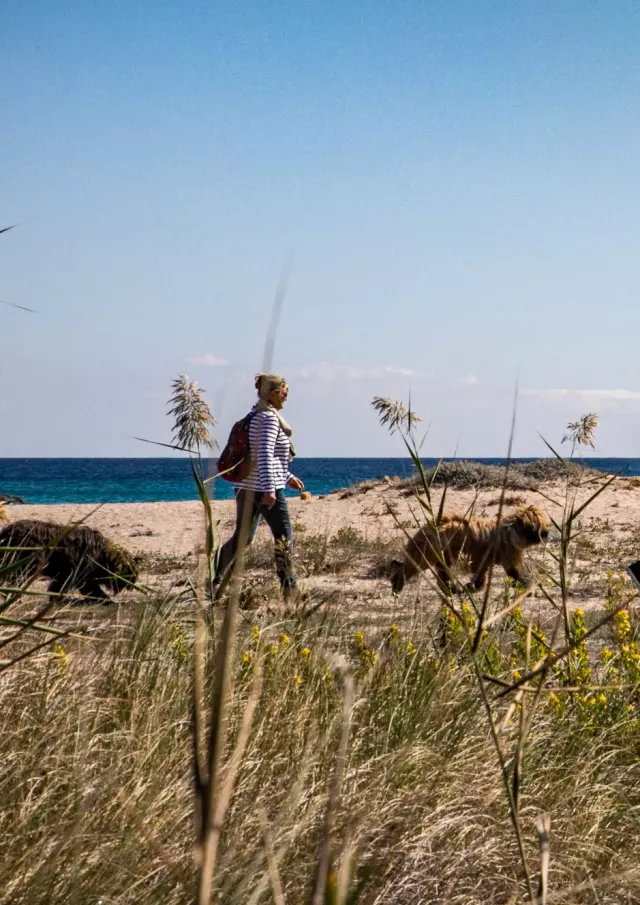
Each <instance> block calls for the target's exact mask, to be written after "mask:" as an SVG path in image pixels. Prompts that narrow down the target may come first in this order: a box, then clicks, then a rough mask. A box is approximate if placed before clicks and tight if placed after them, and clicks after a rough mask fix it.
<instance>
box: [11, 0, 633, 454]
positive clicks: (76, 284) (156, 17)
mask: <svg viewBox="0 0 640 905" xmlns="http://www.w3.org/2000/svg"><path fill="white" fill-rule="evenodd" d="M639 41H640V6H639V5H638V4H637V3H634V2H625V0H618V2H616V3H615V4H607V3H605V2H594V0H592V2H585V0H580V2H578V0H564V2H563V3H557V2H545V0H543V2H539V3H537V4H532V3H530V2H524V0H522V2H519V0H509V2H506V0H505V2H496V0H473V2H472V0H468V2H461V0H449V2H426V0H425V2H417V0H416V2H402V0H400V2H394V3H391V2H384V3H383V2H358V0H354V2H352V3H350V4H346V3H344V4H338V3H329V2H324V0H318V2H315V3H313V4H311V3H305V2H300V0H299V2H295V3H294V2H288V0H281V2H278V3H273V2H272V3H258V2H254V3H246V2H242V0H235V2H228V3H227V2H218V3H214V2H209V3H205V2H181V3H177V2H163V0H156V2H154V3H151V2H144V3H141V2H132V0H128V2H126V3H125V2H108V0H106V2H103V3H100V4H89V3H77V2H76V3H73V2H64V0H61V2H58V3H56V4H51V3H44V2H39V0H34V2H21V3H18V2H14V0H7V2H5V4H4V5H3V12H2V27H1V28H0V51H1V54H2V59H3V63H4V65H3V73H4V74H3V92H2V100H1V101H0V104H1V112H2V123H3V140H2V144H1V146H0V163H1V166H0V189H1V190H0V226H2V225H9V224H10V223H14V222H19V224H20V225H19V226H18V228H16V229H14V230H12V231H11V232H9V233H6V234H3V235H1V236H0V298H1V299H4V300H7V301H11V302H15V303H17V304H21V305H26V306H29V307H32V308H35V309H37V312H38V313H37V314H27V313H25V312H22V311H19V310H16V309H12V308H9V307H6V306H0V338H1V340H2V342H1V346H0V348H1V350H2V351H1V353H0V425H1V426H2V430H1V431H0V456H63V455H71V456H73V455H78V456H82V455H87V456H91V455H124V456H127V455H149V454H157V451H156V450H154V449H153V448H152V447H146V446H143V445H142V444H140V443H137V442H136V441H135V440H134V439H133V436H134V435H138V436H140V435H142V436H147V437H151V438H154V439H158V440H167V439H168V436H169V424H168V421H167V418H166V416H165V415H164V411H165V404H164V403H165V400H166V398H167V396H168V394H169V385H170V382H171V380H172V379H173V377H174V376H175V375H177V374H178V373H184V372H186V373H188V374H189V376H190V377H192V378H195V379H198V380H199V381H200V382H201V383H202V384H203V385H204V386H205V387H206V388H207V390H208V391H209V397H210V399H211V401H212V403H213V405H214V409H215V412H216V415H217V416H218V418H219V433H220V435H221V439H224V435H225V433H226V431H227V430H228V427H229V425H230V423H231V421H233V420H235V419H236V418H237V417H239V416H240V415H241V414H243V412H244V410H245V409H246V408H247V406H248V405H249V404H250V402H251V401H252V398H253V384H252V376H253V374H254V373H255V372H256V371H258V370H260V368H261V365H262V360H263V350H264V341H265V332H266V327H267V323H268V320H269V316H270V309H271V303H272V299H273V296H274V292H275V288H276V285H277V282H278V278H279V274H280V272H281V269H282V266H283V262H284V261H285V260H286V259H287V257H288V256H289V255H291V254H292V255H293V259H294V263H293V270H292V274H291V278H290V282H289V287H288V292H287V297H286V300H285V305H284V311H283V315H282V320H281V324H280V329H279V332H278V336H277V341H276V346H275V358H274V362H273V365H274V368H275V369H276V370H277V371H280V372H282V373H284V374H285V375H286V376H287V377H288V379H289V381H290V384H291V396H290V404H289V406H288V409H287V414H288V417H289V420H290V421H291V423H292V425H293V427H294V429H295V433H296V439H297V444H296V445H297V448H298V450H299V453H300V454H301V455H353V456H361V455H394V454H398V455H401V454H402V449H401V447H400V446H399V444H398V441H397V440H396V439H393V438H389V437H387V436H386V434H385V433H384V431H382V430H381V429H380V428H379V426H378V425H377V422H376V419H375V416H374V415H373V413H372V411H371V410H370V406H369V401H370V399H371V398H372V396H374V395H391V396H393V397H394V398H404V399H406V398H407V397H408V395H409V393H411V397H412V400H413V404H414V406H415V408H416V409H417V410H418V411H419V412H420V413H421V414H422V416H423V417H424V419H425V421H430V425H431V426H430V433H429V437H428V439H427V442H426V445H425V448H424V451H425V454H427V455H450V454H453V453H454V451H456V450H457V452H458V453H459V454H460V455H501V454H503V453H504V451H505V449H506V442H507V436H508V432H509V423H510V416H511V406H512V401H513V393H514V387H515V384H516V381H518V384H519V387H520V395H519V402H518V425H517V433H516V446H515V451H516V453H517V454H520V455H535V454H538V453H542V452H543V451H544V447H543V446H542V443H541V440H540V439H539V436H538V434H539V433H542V434H544V435H545V436H547V437H548V438H549V439H550V440H552V441H557V440H558V439H559V438H560V437H561V436H562V433H563V428H564V425H565V424H566V422H567V421H568V420H570V419H571V420H572V419H574V418H575V417H577V416H578V415H580V414H581V413H582V412H584V411H587V410H594V411H596V412H597V413H598V414H599V415H600V420H601V427H600V430H599V434H598V444H597V452H598V453H599V454H601V455H628V456H638V455H640V419H639V418H638V415H639V414H640V377H639V376H638V366H637V361H638V348H637V336H638V326H639V321H640V310H639V306H638V303H637V297H636V296H637V292H638V285H639V284H640V256H639V255H638V241H639V236H638V213H637V212H638V209H639V208H640V204H639V202H640V156H639V155H638V153H637V148H638V146H639V138H640V136H639V132H640V114H639V113H638V111H639V110H640V105H639V103H638V102H639V99H640V98H639V90H638V89H639V83H640V63H639V60H640V58H639V57H638V52H637V48H638V46H639Z"/></svg>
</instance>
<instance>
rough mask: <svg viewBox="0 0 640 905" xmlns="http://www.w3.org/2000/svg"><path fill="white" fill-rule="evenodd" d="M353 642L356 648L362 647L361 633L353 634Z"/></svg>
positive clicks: (362, 638)
mask: <svg viewBox="0 0 640 905" xmlns="http://www.w3.org/2000/svg"><path fill="white" fill-rule="evenodd" d="M353 640H354V642H355V644H357V646H358V647H364V635H363V634H362V632H354V633H353Z"/></svg>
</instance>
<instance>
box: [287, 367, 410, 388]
mask: <svg viewBox="0 0 640 905" xmlns="http://www.w3.org/2000/svg"><path fill="white" fill-rule="evenodd" d="M295 375H296V377H299V378H301V379H302V380H314V381H319V382H320V383H333V382H334V381H336V380H373V379H379V378H381V377H418V376H419V375H418V372H417V371H412V370H411V368H396V367H392V366H391V365H379V366H376V367H373V368H358V367H355V366H354V365H331V364H327V363H326V362H322V363H321V364H318V365H308V366H306V367H302V368H298V369H297V371H296V372H295Z"/></svg>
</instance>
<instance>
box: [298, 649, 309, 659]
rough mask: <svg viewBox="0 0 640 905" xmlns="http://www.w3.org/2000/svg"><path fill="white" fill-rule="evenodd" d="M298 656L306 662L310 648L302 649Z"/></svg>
mask: <svg viewBox="0 0 640 905" xmlns="http://www.w3.org/2000/svg"><path fill="white" fill-rule="evenodd" d="M300 656H301V657H302V658H303V659H305V660H308V659H309V657H310V656H311V648H310V647H303V648H302V650H301V651H300Z"/></svg>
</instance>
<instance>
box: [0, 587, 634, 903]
mask: <svg viewBox="0 0 640 905" xmlns="http://www.w3.org/2000/svg"><path fill="white" fill-rule="evenodd" d="M159 604H160V602H159V601H150V602H149V603H147V604H142V603H139V604H132V605H130V606H129V607H127V608H126V609H124V608H123V609H122V610H121V611H120V612H119V613H118V614H116V613H115V612H114V613H113V614H109V615H107V616H106V617H103V620H102V622H101V625H100V630H99V632H98V637H97V639H96V640H95V641H93V642H74V641H67V642H65V645H64V650H63V649H62V648H61V647H58V648H57V650H54V651H53V652H48V653H46V654H41V655H39V657H38V659H37V660H36V661H33V660H32V661H30V662H29V663H28V664H26V663H25V664H23V665H18V666H17V667H15V668H14V669H13V670H11V671H10V672H8V673H6V674H5V675H4V676H3V685H2V716H1V720H2V735H1V736H0V737H1V738H2V740H3V750H2V758H1V760H2V767H1V768H0V789H1V791H2V797H1V802H2V804H1V812H0V845H1V846H2V851H3V858H2V865H1V866H0V888H2V890H3V893H2V897H1V900H2V901H3V902H5V901H6V902H15V903H23V902H24V903H27V902H28V903H30V905H34V903H65V905H66V903H68V902H72V901H77V902H97V901H98V900H101V901H102V902H104V903H105V905H106V903H125V902H136V903H160V902H162V903H174V902H175V903H190V902H192V901H193V894H194V893H193V882H194V881H193V869H192V852H193V834H194V824H193V791H192V781H191V744H192V742H191V729H190V722H189V711H190V700H191V675H192V673H191V645H192V639H193V619H192V615H191V612H192V611H191V609H190V608H189V607H185V606H180V607H177V606H173V607H171V608H167V607H166V606H161V605H159ZM387 629H388V630H387V631H386V632H380V633H379V634H378V636H377V637H366V636H365V637H364V638H363V639H362V640H360V639H359V638H358V637H354V634H353V632H352V630H351V629H350V628H349V627H348V625H347V624H346V623H345V621H344V620H341V619H340V618H339V617H336V618H335V619H332V620H330V621H327V622H326V623H323V621H322V620H319V619H318V621H317V622H316V623H315V624H311V625H310V624H304V625H303V626H302V627H299V626H297V625H296V624H295V623H286V624H279V625H270V626H269V625H265V626H264V628H263V629H262V636H261V642H260V645H259V646H260V649H261V650H262V651H263V652H264V653H265V664H264V671H265V675H264V686H263V689H262V692H261V695H260V698H259V701H258V705H257V709H256V714H255V718H254V728H253V732H252V733H251V734H250V737H249V741H248V746H247V749H246V752H245V754H244V757H243V760H242V764H241V766H240V770H239V774H238V778H237V784H236V789H235V792H234V795H233V798H232V801H231V807H230V811H229V814H228V818H227V821H226V823H225V827H224V832H223V836H222V839H221V844H220V851H219V856H218V865H219V866H218V872H217V889H218V892H217V894H216V896H215V897H214V900H215V901H218V902H225V903H227V902H232V901H238V902H249V901H251V893H252V891H254V890H256V889H257V887H258V886H259V885H260V884H261V883H262V882H263V881H264V878H265V870H266V866H265V848H264V844H263V833H262V830H261V823H260V820H261V817H260V815H261V813H262V812H263V811H264V813H265V814H266V816H267V821H268V825H269V827H270V832H271V835H272V837H273V846H274V851H275V853H276V854H277V856H278V859H279V875H280V882H281V884H282V890H283V895H284V897H285V901H287V902H298V901H305V899H306V895H305V890H307V892H308V887H309V883H310V877H311V876H312V875H313V871H314V865H315V858H316V853H317V845H318V840H319V838H320V837H321V835H322V826H323V821H324V809H325V806H326V789H327V783H328V781H329V777H330V776H331V774H332V770H333V768H334V765H335V749H336V744H337V738H338V734H339V726H340V720H339V717H340V711H341V708H342V696H343V694H342V687H343V681H344V680H343V676H344V675H345V674H346V670H347V669H350V670H351V671H352V672H354V673H355V675H356V677H357V679H356V681H357V690H356V699H357V704H356V706H355V708H354V710H353V715H352V726H351V732H350V735H349V741H348V748H347V760H346V764H345V769H344V775H343V780H342V784H341V796H340V799H339V803H338V807H337V811H336V814H335V826H336V834H337V836H338V838H339V839H341V840H343V839H345V838H346V836H347V835H349V836H350V838H351V839H352V841H353V844H354V845H355V848H356V851H357V871H356V875H357V876H356V878H357V879H358V880H361V881H362V884H363V885H362V890H361V892H360V898H359V900H358V901H359V902H361V903H383V902H389V901H393V902H394V903H400V905H404V903H407V905H409V903H415V902H430V901H441V902H456V903H486V902H501V901H507V900H508V899H509V896H511V895H512V894H514V893H515V892H516V890H519V892H520V894H521V895H522V893H523V887H522V881H521V880H520V882H519V883H518V882H517V879H516V877H517V875H518V873H519V869H518V854H517V849H516V846H515V841H514V837H513V832H512V829H511V827H510V824H509V819H508V807H507V802H506V799H505V796H504V790H503V787H502V782H501V778H500V772H499V770H498V769H497V760H496V753H495V750H494V748H493V744H492V741H491V738H490V735H489V732H488V727H487V719H486V714H485V711H484V708H483V706H482V701H481V699H480V698H479V696H478V692H477V687H476V682H475V679H474V677H473V675H472V672H471V671H470V669H469V665H468V660H467V659H466V657H465V654H464V651H463V650H462V649H461V648H460V649H458V651H459V652H458V653H455V651H454V649H453V648H452V649H451V651H450V653H449V654H448V655H446V656H444V655H442V654H440V655H439V656H437V655H436V652H435V649H434V646H433V642H432V640H431V636H432V633H433V630H434V627H433V626H432V625H431V624H430V622H429V621H428V620H420V621H416V622H415V623H414V624H413V625H411V626H410V627H409V628H408V629H407V630H406V631H405V632H403V634H402V635H400V634H398V633H397V632H395V630H394V629H392V628H391V627H387ZM283 631H284V632H285V634H286V637H283V636H282V635H281V634H280V633H281V632H283ZM504 641H505V644H506V643H507V641H508V639H507V638H506V637H505V639H504ZM509 644H510V645H511V646H512V645H513V642H512V641H511V642H509ZM409 645H411V647H409ZM257 648H258V643H257V639H256V634H255V632H253V633H252V626H251V624H249V623H243V625H242V626H241V628H240V629H239V633H238V650H237V655H236V657H235V665H234V668H233V669H234V674H235V679H236V692H235V695H234V699H233V703H232V706H231V712H230V720H229V740H228V750H231V748H232V747H233V745H234V743H235V739H236V737H237V733H238V729H239V724H240V720H241V718H242V713H243V711H244V707H245V705H246V702H247V700H248V697H249V694H250V687H251V676H252V669H253V663H255V662H256V660H257V659H258V658H259V656H260V655H259V653H258V649H257ZM414 648H415V651H414ZM374 655H375V656H374ZM374 659H375V661H376V662H375V663H374V662H373V661H374ZM505 710H506V705H503V706H502V709H501V710H500V716H501V717H503V716H504V713H505ZM636 722H637V719H636V718H635V717H634V718H633V720H632V719H627V720H620V721H617V722H614V723H613V724H612V725H607V726H605V725H602V726H600V727H598V728H597V729H594V727H593V726H592V725H590V724H589V723H585V722H582V721H581V720H580V719H578V718H577V717H575V718H568V719H567V720H566V722H562V721H559V719H558V718H557V716H556V715H554V713H553V712H552V710H551V709H550V708H549V707H547V706H544V707H542V709H541V710H540V712H539V714H538V716H537V718H536V727H535V733H534V734H533V735H532V737H531V739H530V741H529V744H528V746H527V750H526V758H525V767H524V779H523V786H522V801H521V813H522V825H523V833H524V837H525V844H526V849H527V854H528V857H529V861H530V863H531V864H533V865H535V863H536V858H537V856H536V846H537V838H536V832H535V827H534V822H535V818H536V817H537V815H538V813H539V812H540V811H542V810H544V811H547V812H549V813H550V814H551V820H552V824H551V827H552V829H551V852H552V858H551V866H550V875H549V877H550V885H551V889H552V890H555V891H556V892H557V891H558V890H560V889H561V888H563V887H571V886H573V885H575V884H579V883H581V882H583V881H584V880H585V879H586V878H588V877H593V878H597V877H599V876H601V875H603V874H607V875H608V874H610V873H611V872H617V871H626V870H629V869H632V868H635V867H636V865H637V863H638V859H639V857H640V835H639V834H638V831H637V830H638V826H637V813H638V809H639V808H640V783H639V780H640V776H639V775H638V773H639V771H640V767H638V763H637V757H636V749H637V738H638V735H637V731H638V730H637V728H636ZM514 733H515V734H516V735H517V731H516V728H515V726H514V727H513V728H512V729H510V730H509V731H507V732H505V733H504V736H503V743H504V745H505V750H508V749H509V747H510V745H511V744H512V737H515V736H514ZM296 784H298V786H297V787H296ZM635 882H636V881H635V880H634V881H633V883H632V882H631V881H630V880H629V879H628V878H627V879H625V880H624V882H620V883H616V882H613V881H611V882H608V883H607V884H606V891H605V892H602V893H601V896H602V897H601V899H600V900H599V901H602V902H625V901H632V900H633V898H634V895H635V893H637V894H640V885H634V883H635ZM634 890H635V893H634ZM234 895H236V898H235V899H234ZM629 896H631V898H629ZM262 901H265V902H267V901H272V899H271V898H270V894H269V893H268V890H266V891H265V895H264V896H263V898H262ZM560 901H566V902H577V901H584V902H590V901H594V899H593V896H592V894H591V892H585V893H583V894H576V895H573V896H568V897H567V898H563V899H561V900H560Z"/></svg>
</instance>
